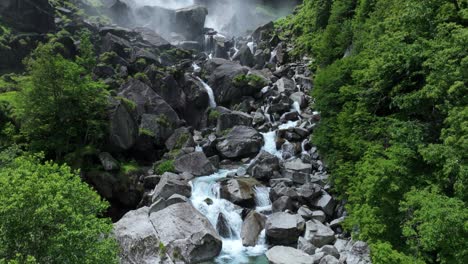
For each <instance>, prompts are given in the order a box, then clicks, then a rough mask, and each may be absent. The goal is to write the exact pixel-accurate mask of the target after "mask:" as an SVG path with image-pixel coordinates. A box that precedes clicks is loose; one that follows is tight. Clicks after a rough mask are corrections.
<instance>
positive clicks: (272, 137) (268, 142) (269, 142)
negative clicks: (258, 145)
mask: <svg viewBox="0 0 468 264" xmlns="http://www.w3.org/2000/svg"><path fill="white" fill-rule="evenodd" d="M298 123H299V122H298V121H289V122H287V123H285V124H282V125H280V126H279V127H278V129H288V128H291V127H296V126H297V125H298ZM260 134H262V136H263V140H264V142H265V144H264V145H263V147H262V150H264V151H266V152H268V153H270V154H272V155H275V156H277V157H278V158H280V159H282V158H283V153H282V151H281V150H278V149H276V130H275V131H270V132H266V133H260Z"/></svg>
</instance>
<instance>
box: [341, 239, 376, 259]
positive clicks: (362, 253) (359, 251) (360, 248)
mask: <svg viewBox="0 0 468 264" xmlns="http://www.w3.org/2000/svg"><path fill="white" fill-rule="evenodd" d="M352 245H353V246H352V247H351V250H350V251H349V252H347V254H346V255H347V257H346V263H349V264H370V263H372V262H371V259H370V249H369V246H368V245H367V243H366V242H363V241H356V242H354V243H353V244H352Z"/></svg>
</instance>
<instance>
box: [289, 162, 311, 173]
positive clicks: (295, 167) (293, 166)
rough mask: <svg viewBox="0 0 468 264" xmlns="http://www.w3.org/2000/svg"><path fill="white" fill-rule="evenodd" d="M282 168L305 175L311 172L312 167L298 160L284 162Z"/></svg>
mask: <svg viewBox="0 0 468 264" xmlns="http://www.w3.org/2000/svg"><path fill="white" fill-rule="evenodd" d="M284 168H285V169H286V170H291V171H297V172H302V173H307V174H309V173H311V172H312V165H311V164H307V163H304V162H302V160H301V159H299V158H297V159H293V160H290V161H287V162H285V163H284Z"/></svg>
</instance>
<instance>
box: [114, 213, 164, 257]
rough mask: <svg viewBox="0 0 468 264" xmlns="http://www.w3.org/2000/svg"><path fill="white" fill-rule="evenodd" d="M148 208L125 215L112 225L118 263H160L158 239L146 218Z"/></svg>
mask: <svg viewBox="0 0 468 264" xmlns="http://www.w3.org/2000/svg"><path fill="white" fill-rule="evenodd" d="M148 209H149V208H148V207H142V208H140V209H138V210H135V211H130V212H128V213H127V214H125V215H124V216H123V217H122V218H121V219H120V220H119V221H118V222H116V223H115V224H114V235H115V237H116V239H117V242H118V243H119V246H120V263H122V264H134V263H141V264H153V263H162V260H161V257H164V254H160V252H159V247H158V245H159V239H158V237H157V234H156V231H155V230H154V227H153V225H152V224H151V222H150V220H149V217H148Z"/></svg>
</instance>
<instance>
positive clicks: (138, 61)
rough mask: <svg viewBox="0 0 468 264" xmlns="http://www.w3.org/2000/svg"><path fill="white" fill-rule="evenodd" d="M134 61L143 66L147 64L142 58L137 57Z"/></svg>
mask: <svg viewBox="0 0 468 264" xmlns="http://www.w3.org/2000/svg"><path fill="white" fill-rule="evenodd" d="M135 63H136V64H137V65H140V66H145V65H146V64H147V62H146V60H145V59H144V58H139V59H138V60H137V61H136V62H135Z"/></svg>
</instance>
